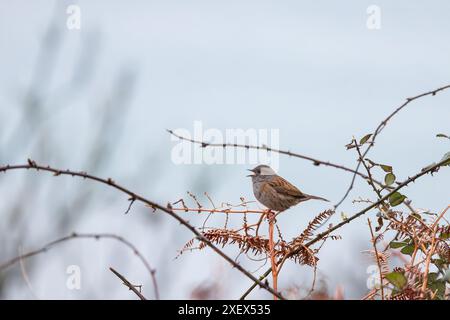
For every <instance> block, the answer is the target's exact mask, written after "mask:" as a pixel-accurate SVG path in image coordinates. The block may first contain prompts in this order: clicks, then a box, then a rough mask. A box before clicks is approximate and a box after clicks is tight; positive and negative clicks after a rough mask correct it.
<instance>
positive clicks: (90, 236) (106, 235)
mask: <svg viewBox="0 0 450 320" xmlns="http://www.w3.org/2000/svg"><path fill="white" fill-rule="evenodd" d="M73 239H96V240H98V239H113V240H117V241H119V242H120V243H123V244H124V245H125V246H127V247H128V248H130V249H131V251H133V253H134V254H135V255H136V256H138V258H139V260H141V262H142V264H143V265H144V267H145V268H146V269H147V271H148V272H149V274H150V276H151V278H152V282H153V289H154V294H155V299H157V300H159V290H158V283H157V281H156V277H155V273H156V270H155V269H153V268H151V267H150V264H149V263H148V261H147V260H146V259H145V257H144V256H143V255H142V254H141V253H140V252H139V250H138V249H137V248H136V247H135V246H134V245H133V244H132V243H131V242H129V241H128V240H126V239H125V238H123V237H121V236H118V235H115V234H110V233H75V232H74V233H72V234H70V235H68V236H65V237H62V238H59V239H56V240H53V241H51V242H49V243H47V244H46V245H44V246H43V247H41V248H40V249H37V250H33V251H29V252H27V253H24V254H21V255H19V256H17V257H14V258H12V259H10V260H8V261H6V262H4V263H2V264H0V271H3V270H4V269H6V268H8V267H10V266H12V265H14V264H16V263H17V262H20V261H22V260H23V259H28V258H31V257H33V256H36V255H38V254H41V253H44V252H47V251H48V250H49V249H51V248H52V247H53V246H55V245H58V244H61V243H63V242H66V241H69V240H73Z"/></svg>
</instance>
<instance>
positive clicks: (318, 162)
mask: <svg viewBox="0 0 450 320" xmlns="http://www.w3.org/2000/svg"><path fill="white" fill-rule="evenodd" d="M166 130H167V132H169V133H170V134H171V135H173V136H174V137H176V138H178V139H180V140H184V141H189V142H191V143H194V144H199V145H201V147H202V148H206V147H216V148H218V147H222V148H227V147H234V148H245V149H255V150H265V151H268V152H276V153H279V154H284V155H287V156H289V157H294V158H300V159H304V160H307V161H311V162H312V163H313V164H314V165H315V166H320V165H323V166H327V167H332V168H336V169H340V170H343V171H347V172H350V173H353V174H355V175H358V176H360V177H361V178H363V179H366V180H367V179H369V177H368V176H366V175H365V174H364V173H361V172H358V171H357V170H354V169H351V168H348V167H345V166H343V165H340V164H336V163H333V162H330V161H322V160H319V159H315V158H312V157H309V156H305V155H302V154H299V153H295V152H291V151H286V150H280V149H274V148H271V147H268V146H264V145H263V146H254V145H248V144H239V143H209V142H205V141H200V140H195V139H190V138H186V137H183V136H181V135H179V134H176V133H175V132H173V130H170V129H166ZM374 182H375V183H376V184H378V185H379V186H381V187H384V188H389V186H386V185H384V184H383V183H381V182H380V181H376V180H374Z"/></svg>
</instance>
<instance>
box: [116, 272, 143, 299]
mask: <svg viewBox="0 0 450 320" xmlns="http://www.w3.org/2000/svg"><path fill="white" fill-rule="evenodd" d="M109 270H111V272H112V273H114V274H115V275H116V276H117V278H119V279H120V280H122V282H123V284H124V285H126V286H127V287H128V288H129V289H130V290H131V291H133V292H134V293H135V294H136V295H137V296H138V297H139V299H141V300H147V298H145V297H144V295H143V294H142V293H141V292H140V291H139V290H137V289H136V286H134V285H133V284H132V283H131V282H130V281H128V280H127V278H125V277H124V276H123V275H121V274H120V273H119V272H117V271H116V270H114V269H113V268H111V267H110V268H109Z"/></svg>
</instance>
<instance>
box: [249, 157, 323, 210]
mask: <svg viewBox="0 0 450 320" xmlns="http://www.w3.org/2000/svg"><path fill="white" fill-rule="evenodd" d="M249 171H251V172H253V174H251V175H249V177H252V182H253V193H254V194H255V197H256V199H257V200H258V201H259V202H261V203H262V204H263V205H265V206H266V207H267V208H269V209H270V210H274V211H284V210H286V209H288V208H290V207H292V206H295V205H296V204H298V203H300V202H303V201H307V200H310V199H316V200H323V201H328V200H327V199H324V198H321V197H316V196H312V195H309V194H306V193H303V192H301V191H300V190H299V189H297V188H296V187H295V186H293V185H292V184H291V183H289V182H288V181H286V180H285V179H283V178H282V177H280V176H278V175H277V174H276V173H275V171H273V170H272V168H271V167H269V166H266V165H259V166H257V167H256V168H254V169H251V170H250V169H249Z"/></svg>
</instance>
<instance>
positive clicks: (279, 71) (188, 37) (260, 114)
mask: <svg viewBox="0 0 450 320" xmlns="http://www.w3.org/2000/svg"><path fill="white" fill-rule="evenodd" d="M70 5H76V6H78V8H79V9H80V28H79V29H77V28H75V29H71V28H68V26H67V22H68V19H69V18H70V17H72V15H71V14H70V13H69V14H68V13H67V9H68V6H70ZM370 5H376V6H378V8H379V9H380V11H379V12H380V16H379V17H380V20H379V22H380V24H379V26H380V27H381V28H379V29H377V28H375V29H373V28H370V25H369V27H368V25H367V21H368V19H369V18H370V14H368V12H367V9H368V8H369V6H370ZM449 12H450V3H449V2H448V1H445V0H442V1H437V0H434V1H428V2H423V1H406V0H401V1H400V0H399V1H395V3H393V2H392V1H387V0H386V1H381V0H379V1H376V2H373V1H361V0H358V1H356V0H353V1H346V2H345V4H343V3H338V2H333V1H314V2H310V1H266V0H262V1H261V0H258V1H256V0H255V1H248V0H246V1H215V0H214V1H212V0H208V1H206V0H204V1H200V0H198V1H194V0H189V1H175V0H167V1H137V0H135V1H101V0H96V1H87V0H86V1H50V0H39V1H38V0H36V1H24V0H20V1H6V0H0V70H1V72H0V163H1V164H16V163H24V162H26V159H27V158H32V159H33V160H35V161H36V162H38V163H40V164H49V165H52V166H54V167H57V168H62V169H65V168H70V169H73V170H83V171H87V172H89V173H92V174H95V175H99V176H102V177H112V178H113V179H114V180H115V181H116V182H118V183H120V184H122V185H124V186H126V187H128V188H130V189H131V190H134V191H135V192H137V193H140V194H142V195H144V196H146V197H148V198H149V199H152V200H153V201H155V202H157V203H160V204H163V205H165V204H166V203H168V202H174V201H177V200H178V199H180V198H185V199H186V201H187V202H188V203H190V204H192V201H190V200H189V199H188V196H187V194H186V192H187V191H190V192H193V193H194V194H196V195H197V196H198V197H199V200H200V201H201V202H202V203H203V204H204V205H205V206H206V205H207V204H208V201H207V200H206V199H205V197H204V196H203V193H204V192H205V191H206V192H208V194H209V195H210V196H211V197H212V199H213V200H214V201H215V202H217V203H221V202H230V203H238V202H239V198H240V197H245V198H246V199H247V200H254V197H253V194H252V188H251V183H250V181H249V180H248V178H246V177H245V176H246V174H247V172H246V171H245V169H247V168H248V167H249V166H251V165H250V164H234V165H233V164H213V165H207V164H181V165H179V164H176V163H174V161H173V159H172V155H171V152H172V149H173V147H174V146H175V145H176V144H177V143H176V142H174V141H172V140H171V138H170V136H169V135H168V133H167V132H166V131H165V129H176V128H185V129H187V130H190V131H193V126H194V121H201V122H202V125H203V127H204V129H207V128H215V129H218V130H220V131H221V132H225V130H226V129H230V128H231V129H232V128H241V129H248V128H254V129H265V130H270V129H278V130H279V134H280V137H279V144H280V148H281V149H289V150H291V151H294V152H298V153H301V154H305V155H309V156H312V157H316V158H318V159H322V160H329V161H332V162H336V163H341V164H344V165H346V166H349V167H354V166H355V165H356V156H355V152H354V150H349V151H347V150H346V149H345V147H344V146H345V145H346V144H347V143H349V142H350V140H351V139H352V137H353V136H355V137H357V138H360V137H362V136H363V135H365V134H366V133H369V132H372V131H373V130H374V129H375V128H376V126H377V125H378V124H379V122H380V121H381V120H382V119H384V118H385V117H386V116H387V115H388V114H389V113H390V112H392V111H393V110H394V108H396V107H397V106H399V105H400V104H401V103H402V102H403V101H404V99H405V98H406V97H409V96H413V95H416V94H419V93H422V92H426V91H429V90H432V89H435V88H438V87H440V86H443V85H446V84H449V83H450V59H449V57H450V42H449V41H448V39H449V34H450V33H449V32H450V20H449V19H448V13H449ZM449 103H450V92H448V91H444V92H442V93H440V94H438V95H436V96H435V97H425V98H423V99H420V100H418V101H415V102H413V103H412V104H410V105H408V107H407V108H405V110H403V111H402V112H401V113H400V114H399V115H398V116H397V117H395V118H394V119H393V120H392V122H391V123H390V124H389V126H388V127H387V128H386V129H385V131H383V133H382V135H380V136H379V138H378V140H377V144H376V146H375V148H374V149H373V150H372V152H371V153H370V156H369V157H370V158H371V159H372V160H374V161H376V162H379V163H386V164H390V165H392V166H393V167H394V173H395V174H396V175H397V177H398V179H399V180H403V179H405V178H406V177H407V176H408V175H413V174H415V173H417V172H418V171H420V169H421V168H423V167H424V166H426V165H428V164H430V163H431V162H434V161H439V160H440V159H441V158H442V156H443V154H444V153H445V152H448V151H449V149H450V143H449V141H445V140H444V139H438V138H436V134H437V133H446V134H449V133H450V128H449V119H450V108H449ZM197 147H198V146H197ZM279 173H280V175H282V176H283V177H285V178H287V179H288V180H290V181H291V182H292V183H294V184H296V185H297V186H299V187H300V189H302V190H304V191H305V192H307V193H311V194H316V195H320V196H323V197H326V198H328V199H330V200H331V201H332V203H336V202H337V201H338V200H340V198H341V197H342V196H343V194H344V192H345V190H346V188H347V187H348V185H349V183H350V180H351V175H350V174H348V173H346V172H343V171H338V170H335V169H332V168H327V167H322V166H320V167H315V166H313V165H312V164H311V163H309V162H305V161H303V160H301V159H296V158H288V157H283V156H280V160H279ZM377 178H378V179H382V175H381V173H380V175H379V176H378V177H377ZM449 178H450V171H449V170H441V171H440V172H439V173H438V174H436V175H434V176H433V177H431V176H426V177H424V178H422V179H421V180H419V181H418V182H417V183H415V184H412V185H411V186H410V187H408V188H407V189H405V191H404V193H405V194H406V195H407V196H408V197H409V198H410V199H411V200H412V201H413V205H415V206H416V207H418V208H426V209H429V210H431V211H432V212H436V211H440V210H442V209H443V208H444V207H446V206H447V205H448V204H449V203H448V200H449V195H450V192H449V188H448V184H446V183H448V181H449ZM370 191H371V190H370V187H369V186H368V185H367V183H365V182H364V181H362V180H361V179H357V182H356V184H355V188H354V189H353V191H352V193H351V194H350V196H349V198H347V200H346V201H345V202H344V203H343V204H342V206H341V207H339V209H338V212H337V214H335V215H334V216H333V218H332V219H331V221H330V222H331V223H338V222H339V221H340V220H341V212H343V213H344V214H345V215H348V216H349V215H351V214H352V213H355V212H356V211H357V210H358V209H361V208H362V207H363V206H364V204H354V203H352V200H354V199H357V198H358V197H362V198H367V197H372V198H373V197H374V196H373V194H372V193H371V192H370ZM0 194H1V195H2V196H1V199H2V200H1V201H0V263H1V262H4V261H6V260H8V259H10V258H12V257H14V256H17V255H18V254H19V253H21V252H26V251H28V250H33V249H37V248H39V247H41V246H42V245H44V244H45V243H47V242H49V241H51V240H54V239H57V238H59V237H62V236H64V235H67V234H69V233H70V232H73V231H76V232H94V233H101V232H108V233H115V234H117V235H120V236H123V237H125V238H126V239H128V240H129V241H131V242H132V243H133V244H135V245H136V247H137V248H138V249H139V250H140V251H141V252H142V253H143V254H144V256H145V257H146V258H147V259H148V261H149V262H150V264H151V265H152V267H154V268H155V269H156V270H157V273H156V277H157V280H158V283H159V287H160V293H161V297H162V298H163V299H176V298H188V299H189V298H228V299H235V298H238V297H239V296H240V295H241V294H242V293H243V292H244V291H245V290H246V289H247V287H248V286H249V285H250V284H251V283H250V281H249V280H248V279H247V278H245V277H244V276H243V275H242V274H240V273H239V272H238V271H236V270H235V269H232V268H231V267H230V265H228V264H227V263H226V262H224V261H223V260H222V259H221V258H220V257H219V256H217V255H216V254H214V253H213V252H212V251H211V250H209V249H204V250H202V251H194V252H191V253H185V254H183V255H182V256H180V257H178V258H177V259H175V258H176V257H177V254H178V251H177V250H179V249H181V248H182V247H183V246H184V244H185V243H186V242H187V241H189V240H190V239H191V238H192V235H191V234H190V233H189V231H187V230H186V229H184V228H182V227H181V226H180V225H179V224H178V223H176V222H175V221H174V220H173V219H172V218H170V217H169V216H167V215H165V214H163V213H161V212H156V213H151V211H150V210H149V209H148V208H146V207H144V206H143V205H141V204H138V203H135V204H134V205H133V207H132V208H131V211H130V213H129V214H127V215H125V214H124V212H125V211H126V209H127V206H128V201H127V197H126V196H125V195H123V194H121V193H118V192H117V191H115V190H113V189H111V188H107V187H105V186H103V185H98V184H95V183H92V182H89V181H83V180H81V179H75V178H74V179H72V178H70V177H53V176H51V175H50V174H44V173H36V172H28V171H23V172H20V171H15V172H9V173H7V174H1V175H0ZM328 207H329V205H328V204H324V203H320V202H310V203H304V204H302V205H301V206H297V207H295V208H293V209H291V210H289V212H286V213H285V214H283V215H282V216H280V217H279V219H278V221H279V225H280V227H281V228H282V231H283V235H284V237H285V238H286V239H291V238H292V237H294V236H295V235H298V234H299V233H300V232H301V231H302V230H303V229H304V227H305V226H306V224H307V223H308V221H309V220H311V219H312V218H313V217H314V216H315V215H316V214H317V213H319V212H320V211H322V210H324V209H326V208H328ZM375 214H376V212H371V213H370V214H369V215H368V216H369V217H371V218H373V217H374V216H375ZM182 215H183V216H184V217H185V218H187V219H188V220H190V221H191V222H192V223H193V224H195V225H196V226H200V225H201V223H202V221H203V220H202V219H203V217H202V216H199V215H198V214H195V213H194V214H193V213H187V214H185V213H182ZM223 218H224V217H215V218H214V219H212V220H211V222H209V225H210V226H214V225H216V226H221V224H222V225H223ZM237 223H238V224H239V221H238V222H237ZM338 234H339V235H341V236H342V237H343V239H342V240H339V241H329V242H327V243H326V245H325V246H324V247H323V248H322V250H321V251H320V254H319V258H320V261H319V265H318V279H319V280H318V284H317V290H322V291H323V292H327V293H328V294H331V295H333V294H334V293H335V292H336V290H337V291H339V292H341V293H342V295H343V297H344V298H346V299H358V298H361V297H362V296H363V295H364V294H365V293H366V292H367V290H368V289H367V285H366V283H367V279H368V277H369V276H370V274H368V268H369V267H370V265H373V262H372V261H371V259H370V258H369V256H368V255H366V254H364V253H363V252H362V251H364V250H367V249H370V247H371V244H370V235H369V232H368V226H367V221H366V219H358V220H357V221H355V222H353V223H352V224H351V225H349V226H346V227H344V228H342V229H341V230H340V231H339V232H338ZM225 251H226V252H227V253H228V254H230V255H231V256H233V257H237V256H238V249H237V248H235V247H233V246H230V247H227V248H225ZM238 261H239V262H240V263H242V265H243V266H244V267H245V268H246V269H248V270H250V271H252V272H253V271H255V275H259V274H260V273H261V272H263V271H264V270H265V269H266V268H267V267H268V264H267V265H265V266H263V267H262V269H261V265H262V263H261V262H257V261H250V260H249V259H248V258H247V257H245V256H240V257H239V258H238ZM71 265H76V266H79V267H80V270H81V288H80V289H79V290H70V289H69V288H68V287H67V285H66V282H67V279H68V277H69V275H68V274H67V269H68V267H69V266H71ZM110 266H112V267H114V268H115V269H117V270H118V271H120V272H121V273H123V274H124V275H125V276H126V277H127V278H128V279H129V280H130V281H131V282H133V283H136V284H142V285H143V293H144V295H146V296H147V297H148V298H153V289H152V285H151V280H150V277H149V274H148V272H147V271H146V270H145V268H144V267H143V265H142V264H141V263H140V261H139V260H138V259H137V257H136V256H135V255H133V253H132V252H131V251H130V250H128V249H127V248H126V247H124V246H123V245H122V244H120V243H117V242H114V241H111V240H99V241H94V240H73V241H71V242H67V243H64V244H61V245H59V246H57V247H54V248H53V249H51V250H49V251H48V252H46V253H44V254H41V255H38V256H36V257H33V258H31V259H28V260H25V261H24V262H23V264H22V267H20V266H19V264H17V265H14V266H13V267H10V268H8V269H7V270H5V271H3V272H1V273H0V298H2V299H51V298H58V299H135V296H134V295H133V294H132V293H131V292H130V291H129V290H127V289H126V288H125V287H124V286H123V285H122V284H121V282H120V281H119V280H118V279H117V278H116V277H115V276H114V275H113V274H112V273H111V272H110V271H109V270H108V268H109V267H110ZM258 269H259V271H257V270H258ZM311 281H312V269H311V268H310V267H307V266H299V265H296V264H293V263H289V264H288V265H287V266H286V268H285V269H284V271H283V272H282V274H281V275H280V279H279V288H282V289H288V288H290V289H292V290H294V291H295V290H297V291H298V292H297V294H296V295H295V297H298V298H301V297H302V292H303V291H305V292H307V291H308V290H309V287H310V285H311ZM250 298H264V299H266V298H268V299H270V298H271V296H270V294H268V293H267V292H265V291H263V290H255V291H254V292H253V293H252V294H251V295H250Z"/></svg>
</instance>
